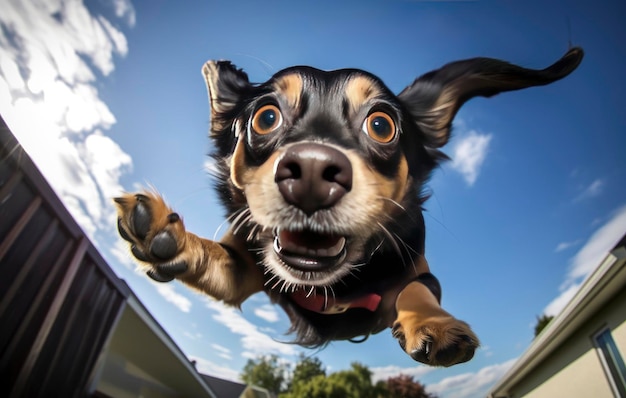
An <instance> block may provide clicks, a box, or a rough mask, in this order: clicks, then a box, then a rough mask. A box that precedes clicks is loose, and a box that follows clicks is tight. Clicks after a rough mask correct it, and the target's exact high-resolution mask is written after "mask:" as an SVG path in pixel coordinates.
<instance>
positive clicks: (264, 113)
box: [252, 105, 283, 135]
mask: <svg viewBox="0 0 626 398" xmlns="http://www.w3.org/2000/svg"><path fill="white" fill-rule="evenodd" d="M282 123H283V116H282V115H281V114H280V110H279V109H278V107H277V106H276V105H264V106H262V107H260V108H259V109H258V110H257V111H256V112H255V113H254V116H252V130H253V131H254V132H255V133H257V134H261V135H265V134H269V133H272V132H274V130H276V129H277V128H279V127H280V125H281V124H282Z"/></svg>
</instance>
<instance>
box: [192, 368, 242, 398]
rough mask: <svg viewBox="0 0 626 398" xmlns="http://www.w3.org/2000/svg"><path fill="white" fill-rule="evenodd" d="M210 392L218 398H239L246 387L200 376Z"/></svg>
mask: <svg viewBox="0 0 626 398" xmlns="http://www.w3.org/2000/svg"><path fill="white" fill-rule="evenodd" d="M200 375H201V376H202V378H203V379H204V381H205V382H206V383H207V384H208V385H209V387H211V390H213V392H214V393H215V395H217V396H218V397H220V398H239V397H240V396H241V394H242V393H243V392H244V390H245V389H246V387H247V386H246V385H245V384H242V383H237V382H235V381H230V380H224V379H218V378H217V377H214V376H209V375H205V374H200Z"/></svg>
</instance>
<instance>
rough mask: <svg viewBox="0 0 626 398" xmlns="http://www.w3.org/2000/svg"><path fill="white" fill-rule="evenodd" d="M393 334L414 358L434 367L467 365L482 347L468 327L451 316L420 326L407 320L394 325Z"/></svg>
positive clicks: (414, 321) (437, 318) (413, 321)
mask: <svg viewBox="0 0 626 398" xmlns="http://www.w3.org/2000/svg"><path fill="white" fill-rule="evenodd" d="M392 334H393V336H394V337H395V338H397V339H398V342H399V343H400V346H401V347H402V349H403V350H404V351H406V353H407V354H409V355H410V356H411V358H413V359H414V360H416V361H418V362H422V363H424V364H427V365H431V366H452V365H456V364H458V363H463V362H467V361H469V360H470V359H472V357H473V356H474V352H475V351H476V349H477V348H478V346H479V344H480V343H479V342H478V338H477V337H476V335H475V334H474V332H472V330H471V329H470V327H469V325H468V324H467V323H465V322H463V321H459V320H458V319H456V318H454V317H452V316H445V317H444V316H442V317H435V318H430V319H429V320H428V321H427V322H421V323H420V322H418V321H417V320H416V319H412V318H408V317H407V318H405V319H403V320H398V321H396V322H395V323H394V325H393V328H392Z"/></svg>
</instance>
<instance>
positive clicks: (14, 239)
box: [0, 118, 268, 398]
mask: <svg viewBox="0 0 626 398" xmlns="http://www.w3.org/2000/svg"><path fill="white" fill-rule="evenodd" d="M0 275H1V277H0V396H1V397H15V398H17V397H29V398H30V397H64V398H65V397H115V398H124V397H139V396H143V397H157V398H161V397H163V398H165V397H198V398H202V397H210V398H227V397H233V395H225V394H224V392H223V390H222V389H218V388H217V387H216V388H215V389H214V388H213V387H212V386H213V385H216V383H218V382H217V381H215V383H213V382H211V383H208V382H207V379H206V377H207V376H204V375H201V374H200V373H198V371H197V370H196V369H195V367H194V364H193V363H191V362H190V361H189V360H188V359H187V358H186V357H185V355H184V354H183V352H182V351H181V350H180V348H179V347H178V346H177V345H176V344H175V343H174V341H173V340H172V338H171V337H170V336H168V334H167V333H166V332H165V331H164V330H163V328H162V327H161V326H160V325H159V324H158V323H157V322H156V320H155V319H154V318H153V317H152V316H151V315H150V313H149V312H148V311H147V310H146V308H145V307H144V306H143V305H142V304H141V302H140V301H139V299H138V298H137V297H136V296H135V295H134V294H133V292H132V291H131V289H130V288H129V287H128V285H127V284H126V283H125V282H124V281H123V280H121V279H119V278H118V277H117V276H116V275H115V274H114V273H113V271H112V270H111V268H110V267H109V266H108V265H107V263H106V262H105V261H104V259H103V258H102V256H101V255H100V254H99V253H98V251H97V250H96V248H95V247H94V245H93V244H92V243H91V242H90V241H89V239H88V238H87V237H86V236H85V234H84V232H83V231H82V230H81V228H80V227H79V226H78V224H77V223H76V221H75V220H74V219H73V218H72V217H71V215H70V214H69V212H68V211H67V209H66V208H65V207H64V206H63V204H62V203H61V201H60V200H59V198H58V197H57V196H56V194H55V193H54V192H53V190H52V189H51V187H50V186H49V185H48V183H47V182H46V180H45V179H44V177H43V176H42V175H41V173H40V172H39V170H38V169H37V168H36V167H35V165H34V164H33V162H32V161H31V160H30V159H29V157H28V156H27V154H26V153H25V152H24V151H23V150H22V148H21V147H20V145H19V143H18V142H17V140H16V139H15V137H13V135H12V134H11V132H10V131H9V128H8V127H7V126H6V124H5V122H4V120H2V118H0ZM234 384H237V383H234ZM218 390H219V393H218ZM246 391H248V392H251V393H257V392H258V393H259V394H260V395H258V394H257V395H256V396H268V395H267V394H266V395H263V394H262V393H263V392H264V391H263V390H261V389H256V388H252V387H248V386H245V385H244V386H243V389H242V393H243V392H246ZM240 395H241V394H240ZM247 396H254V395H247ZM236 397H239V395H237V396H236Z"/></svg>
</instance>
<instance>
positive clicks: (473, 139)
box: [451, 130, 492, 186]
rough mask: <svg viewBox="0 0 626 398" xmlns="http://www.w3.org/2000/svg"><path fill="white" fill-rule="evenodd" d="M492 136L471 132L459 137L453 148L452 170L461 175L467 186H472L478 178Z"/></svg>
mask: <svg viewBox="0 0 626 398" xmlns="http://www.w3.org/2000/svg"><path fill="white" fill-rule="evenodd" d="M491 138H492V135H491V134H480V133H478V132H476V131H475V130H470V131H469V132H467V133H466V134H464V135H463V136H462V137H458V140H457V141H456V142H455V144H454V146H453V147H452V155H451V157H452V165H451V167H452V169H454V170H456V171H457V172H459V173H461V175H462V176H463V178H464V179H465V182H466V183H467V185H469V186H472V185H474V183H475V182H476V179H477V178H478V174H479V172H480V168H481V166H482V165H483V163H484V161H485V157H486V156H487V152H488V150H489V143H490V142H491Z"/></svg>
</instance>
